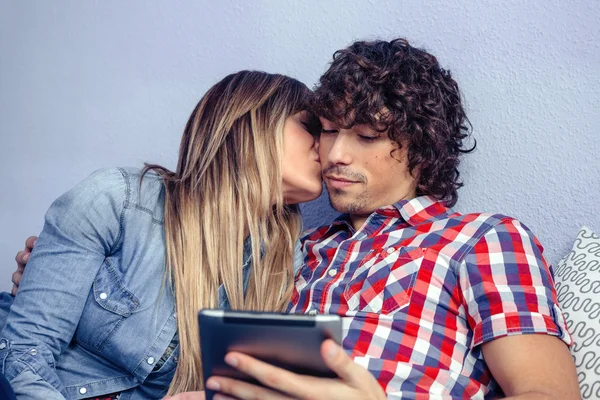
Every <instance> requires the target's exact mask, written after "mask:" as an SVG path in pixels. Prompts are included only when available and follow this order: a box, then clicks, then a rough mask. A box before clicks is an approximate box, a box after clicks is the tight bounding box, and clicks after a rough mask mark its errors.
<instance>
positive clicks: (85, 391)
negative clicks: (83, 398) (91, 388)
mask: <svg viewBox="0 0 600 400" xmlns="http://www.w3.org/2000/svg"><path fill="white" fill-rule="evenodd" d="M79 393H81V394H86V393H87V389H86V388H84V387H82V388H79Z"/></svg>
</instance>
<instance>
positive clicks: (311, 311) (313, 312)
mask: <svg viewBox="0 0 600 400" xmlns="http://www.w3.org/2000/svg"><path fill="white" fill-rule="evenodd" d="M317 314H318V313H317V310H310V311H309V312H308V315H317Z"/></svg>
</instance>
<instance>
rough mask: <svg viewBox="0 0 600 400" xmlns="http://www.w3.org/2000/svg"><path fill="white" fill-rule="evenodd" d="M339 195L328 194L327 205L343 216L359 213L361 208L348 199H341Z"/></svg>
mask: <svg viewBox="0 0 600 400" xmlns="http://www.w3.org/2000/svg"><path fill="white" fill-rule="evenodd" d="M342 197H343V196H340V195H339V194H332V193H331V192H329V204H330V205H331V207H333V209H334V210H336V211H337V212H341V213H344V214H354V213H356V212H358V211H360V210H361V209H362V208H363V207H362V206H361V205H359V204H356V203H355V202H352V201H351V200H350V201H349V199H344V198H342Z"/></svg>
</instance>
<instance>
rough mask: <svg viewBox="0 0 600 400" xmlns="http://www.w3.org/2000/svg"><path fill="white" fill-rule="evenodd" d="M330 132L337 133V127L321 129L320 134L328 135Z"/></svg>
mask: <svg viewBox="0 0 600 400" xmlns="http://www.w3.org/2000/svg"><path fill="white" fill-rule="evenodd" d="M332 133H337V129H321V134H323V135H328V134H332Z"/></svg>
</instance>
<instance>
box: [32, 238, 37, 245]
mask: <svg viewBox="0 0 600 400" xmlns="http://www.w3.org/2000/svg"><path fill="white" fill-rule="evenodd" d="M36 243H37V239H36V240H34V241H33V244H32V245H31V247H33V246H35V244H36Z"/></svg>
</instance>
